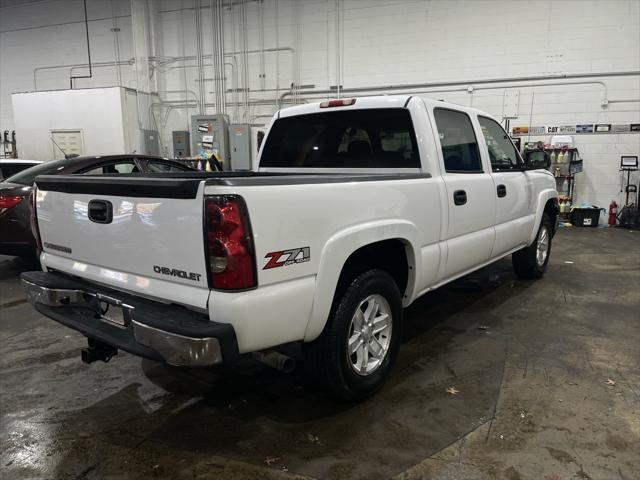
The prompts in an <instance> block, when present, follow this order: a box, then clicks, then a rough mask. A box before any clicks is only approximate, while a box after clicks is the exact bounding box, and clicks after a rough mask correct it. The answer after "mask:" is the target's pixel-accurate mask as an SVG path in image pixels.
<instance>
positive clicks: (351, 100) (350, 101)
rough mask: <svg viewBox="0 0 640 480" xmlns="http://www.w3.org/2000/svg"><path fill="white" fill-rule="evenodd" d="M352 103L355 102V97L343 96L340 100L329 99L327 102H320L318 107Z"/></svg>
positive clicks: (346, 105)
mask: <svg viewBox="0 0 640 480" xmlns="http://www.w3.org/2000/svg"><path fill="white" fill-rule="evenodd" d="M354 103H356V99H355V98H345V99H342V100H329V101H327V102H322V103H321V104H320V108H333V107H348V106H349V105H353V104H354Z"/></svg>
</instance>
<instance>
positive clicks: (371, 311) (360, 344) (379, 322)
mask: <svg viewBox="0 0 640 480" xmlns="http://www.w3.org/2000/svg"><path fill="white" fill-rule="evenodd" d="M392 328H393V318H392V315H391V308H390V307H389V302H387V300H386V299H385V298H384V297H383V296H382V295H378V294H374V295H369V296H368V297H367V298H365V299H364V300H362V301H361V302H360V304H359V305H358V307H357V308H356V310H355V312H354V314H353V317H351V322H350V324H349V330H348V332H349V334H348V335H347V345H346V349H347V360H348V362H349V365H351V368H352V369H353V371H354V372H355V373H357V374H358V375H362V376H367V375H371V374H372V373H374V372H375V371H376V370H377V369H378V368H380V365H382V362H383V361H384V359H385V358H386V356H387V354H388V353H389V347H390V345H391V331H392Z"/></svg>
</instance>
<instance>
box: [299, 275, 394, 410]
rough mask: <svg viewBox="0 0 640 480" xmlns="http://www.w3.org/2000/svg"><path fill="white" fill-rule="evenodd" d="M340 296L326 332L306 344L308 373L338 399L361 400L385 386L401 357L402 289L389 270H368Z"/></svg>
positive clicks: (305, 352) (314, 384)
mask: <svg viewBox="0 0 640 480" xmlns="http://www.w3.org/2000/svg"><path fill="white" fill-rule="evenodd" d="M337 295H339V296H338V297H336V300H335V302H334V306H333V310H332V314H331V316H330V318H329V322H328V323H327V325H326V327H325V329H324V331H323V332H322V334H321V335H320V337H318V338H317V339H316V340H314V341H313V342H311V343H308V344H305V345H304V350H303V352H304V365H305V373H306V376H307V378H308V380H310V381H311V383H312V385H313V386H315V387H318V388H320V389H322V390H323V391H325V392H326V393H328V394H329V395H330V396H332V397H334V398H336V399H339V400H345V401H355V400H361V399H363V398H365V397H367V396H369V395H371V394H373V393H374V392H376V391H377V390H378V389H380V388H381V387H382V385H383V384H384V382H385V380H386V378H387V376H388V375H389V372H390V371H391V368H392V367H393V364H394V362H395V359H396V357H397V354H398V350H399V347H400V340H401V335H402V301H401V298H400V292H399V291H398V287H397V286H396V284H395V282H394V281H393V278H392V277H391V276H390V275H389V274H388V273H386V272H384V271H382V270H368V271H366V272H364V273H362V274H360V275H358V276H357V277H355V278H354V279H353V280H352V281H351V282H350V283H349V285H348V286H347V288H346V289H344V290H343V292H342V293H338V294H337Z"/></svg>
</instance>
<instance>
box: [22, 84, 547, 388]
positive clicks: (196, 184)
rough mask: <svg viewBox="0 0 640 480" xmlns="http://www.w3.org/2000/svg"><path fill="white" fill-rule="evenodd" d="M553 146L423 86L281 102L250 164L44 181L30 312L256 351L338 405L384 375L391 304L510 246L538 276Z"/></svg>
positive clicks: (172, 354)
mask: <svg viewBox="0 0 640 480" xmlns="http://www.w3.org/2000/svg"><path fill="white" fill-rule="evenodd" d="M546 162H547V158H542V159H537V160H535V161H534V160H531V162H524V161H523V159H522V158H521V156H520V154H519V153H518V151H517V150H516V148H515V147H514V146H513V143H512V142H511V140H510V139H509V136H508V135H507V134H506V133H505V131H504V130H503V129H502V127H501V126H500V124H499V123H498V122H497V121H496V120H495V119H493V118H492V117H491V116H490V115H487V114H485V113H483V112H480V111H478V110H475V109H471V108H465V107H461V106H458V105H453V104H448V103H444V102H440V101H434V100H429V99H424V98H421V97H418V96H382V97H366V98H357V99H349V100H332V101H327V102H322V103H314V104H305V105H301V106H295V107H291V108H286V109H283V110H281V111H279V112H278V113H277V114H276V115H275V116H274V118H273V123H272V126H271V128H270V130H269V132H268V134H267V136H266V138H265V141H264V142H263V145H262V148H261V151H260V169H259V171H258V172H242V173H240V172H193V173H178V174H169V175H149V174H147V175H138V174H125V175H101V176H100V177H92V176H85V175H82V176H80V175H78V176H41V177H38V178H37V180H36V185H37V190H36V193H35V201H34V202H33V203H34V205H33V208H34V213H35V216H34V218H35V219H36V221H35V222H34V224H35V225H34V227H35V228H34V231H35V233H36V235H37V237H38V238H37V239H38V241H39V244H40V246H41V249H42V253H41V256H40V261H41V264H42V270H43V271H42V272H40V271H38V272H26V273H24V274H23V275H22V280H23V283H24V285H25V288H26V291H27V294H28V298H29V299H30V301H31V302H32V303H33V305H34V306H35V308H36V309H37V310H38V311H39V312H41V313H42V314H44V315H46V316H48V317H50V318H52V319H53V320H55V321H57V322H59V323H61V324H63V325H66V326H68V327H70V328H72V329H74V330H77V331H79V332H81V333H82V334H84V335H85V336H86V337H87V338H88V339H89V346H88V348H86V349H84V350H83V359H84V360H85V361H86V362H91V361H94V360H105V361H107V360H109V359H110V358H111V357H112V356H113V355H115V354H116V353H117V349H122V350H125V351H128V352H131V353H133V354H135V355H139V356H142V357H147V358H151V359H155V360H158V361H164V362H167V363H169V364H172V365H182V366H209V365H215V364H220V363H223V362H225V363H226V362H233V361H234V360H235V359H237V358H238V356H239V355H242V354H248V353H254V354H256V355H257V356H258V357H259V358H261V359H262V360H263V361H265V363H269V364H271V365H273V366H276V367H279V368H281V369H289V368H290V366H291V357H290V356H286V355H283V354H282V353H281V352H282V351H283V349H282V348H283V347H284V348H285V349H286V348H288V349H290V350H292V349H291V345H290V344H299V345H301V348H299V349H298V348H296V350H300V351H301V357H302V366H303V369H304V371H305V372H306V373H307V374H308V376H309V379H310V380H311V384H313V385H315V386H317V387H319V388H321V389H323V390H324V391H326V392H328V393H330V394H331V395H332V396H334V397H337V398H340V399H345V400H358V399H361V398H364V397H365V396H367V395H370V394H372V393H373V392H375V391H376V390H377V389H379V388H380V387H381V386H382V385H383V383H384V380H385V378H386V377H387V376H388V374H389V372H390V370H391V368H392V366H393V363H394V360H395V359H396V356H397V354H398V349H399V347H400V343H401V332H402V316H403V307H406V306H408V305H410V304H411V303H412V302H413V301H414V300H416V299H417V298H418V297H420V296H421V295H423V294H424V293H425V292H428V291H430V290H433V289H435V288H438V287H440V286H441V285H444V284H446V283H447V282H451V281H452V280H454V279H456V278H458V277H460V276H463V275H465V274H467V273H469V272H471V271H473V270H476V269H478V268H481V267H483V266H485V265H487V264H489V263H491V262H494V261H496V260H498V259H500V258H502V257H504V256H506V255H512V257H513V265H514V268H515V271H516V273H517V274H518V275H519V276H522V277H530V278H532V277H540V276H542V275H543V273H544V271H545V268H546V265H547V262H548V261H549V253H550V249H551V240H552V237H553V234H554V232H555V226H556V218H557V214H558V205H557V195H558V194H557V192H556V189H555V181H554V178H553V176H552V175H551V174H550V173H549V172H548V171H546V170H544V167H545V165H546V164H547V163H546Z"/></svg>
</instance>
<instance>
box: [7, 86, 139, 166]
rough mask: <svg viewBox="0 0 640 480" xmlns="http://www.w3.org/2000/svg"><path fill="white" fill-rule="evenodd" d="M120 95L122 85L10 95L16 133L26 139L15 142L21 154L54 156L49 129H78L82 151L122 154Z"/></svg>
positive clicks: (34, 156) (123, 143)
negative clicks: (119, 86) (117, 86)
mask: <svg viewBox="0 0 640 480" xmlns="http://www.w3.org/2000/svg"><path fill="white" fill-rule="evenodd" d="M123 94H124V92H123V90H122V89H121V88H99V89H93V88H89V89H78V90H59V91H48V92H34V93H19V94H15V95H13V98H12V100H13V109H14V110H15V112H16V115H15V128H16V136H17V138H28V139H29V141H28V142H19V143H18V151H19V153H20V156H21V157H22V158H31V159H34V160H48V159H51V158H53V157H54V153H57V152H54V149H55V148H56V147H55V146H54V145H53V142H52V141H51V130H80V131H81V135H82V145H83V154H86V153H88V152H91V153H92V154H94V155H109V154H117V153H122V152H123V151H124V150H125V148H126V146H125V141H126V139H125V130H126V129H125V128H124V115H123V103H124V99H123ZM97 112H100V113H99V114H98V113H97ZM136 127H137V125H136Z"/></svg>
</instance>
